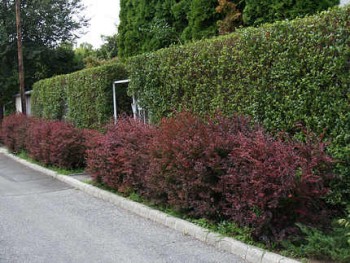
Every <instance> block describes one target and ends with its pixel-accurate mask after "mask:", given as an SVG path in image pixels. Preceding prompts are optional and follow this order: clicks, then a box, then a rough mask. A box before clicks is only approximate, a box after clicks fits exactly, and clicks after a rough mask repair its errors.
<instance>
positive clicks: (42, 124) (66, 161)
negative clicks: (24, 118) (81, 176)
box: [26, 120, 85, 169]
mask: <svg viewBox="0 0 350 263" xmlns="http://www.w3.org/2000/svg"><path fill="white" fill-rule="evenodd" d="M26 145H27V150H28V153H29V155H30V156H31V157H32V158H34V159H35V160H38V161H40V162H42V163H44V164H46V165H54V166H58V167H62V168H68V169H71V168H78V167H84V164H85V140H84V136H83V133H82V131H81V130H79V129H77V128H74V127H73V125H71V124H68V123H65V122H61V121H47V120H32V121H31V123H30V126H29V129H28V137H27V141H26Z"/></svg>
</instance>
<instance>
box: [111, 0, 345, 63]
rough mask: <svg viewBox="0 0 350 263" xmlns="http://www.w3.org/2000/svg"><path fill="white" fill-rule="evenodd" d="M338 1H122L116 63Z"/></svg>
mask: <svg viewBox="0 0 350 263" xmlns="http://www.w3.org/2000/svg"><path fill="white" fill-rule="evenodd" d="M338 3H339V0H295V1H291V0H148V1H147V0H139V1H134V0H121V10H120V24H119V27H118V38H117V43H118V49H119V50H118V52H119V56H120V57H130V56H133V55H136V54H140V53H144V52H149V51H154V50H157V49H160V48H164V47H168V46H169V45H172V44H178V43H186V42H190V41H193V40H197V39H202V38H208V37H212V36H215V35H218V34H227V33H230V32H233V31H234V30H235V29H236V28H237V27H240V26H249V25H257V24H261V23H264V22H273V21H276V20H283V19H292V18H295V17H297V16H304V15H306V14H313V13H315V12H318V11H321V10H325V9H327V8H329V7H331V6H334V5H336V4H338Z"/></svg>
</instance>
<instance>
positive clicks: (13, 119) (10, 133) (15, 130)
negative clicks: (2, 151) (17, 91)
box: [1, 113, 29, 153]
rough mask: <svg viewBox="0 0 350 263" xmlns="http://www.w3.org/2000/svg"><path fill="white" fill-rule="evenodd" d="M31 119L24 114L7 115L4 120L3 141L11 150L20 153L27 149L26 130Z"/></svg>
mask: <svg viewBox="0 0 350 263" xmlns="http://www.w3.org/2000/svg"><path fill="white" fill-rule="evenodd" d="M28 123H29V119H28V118H27V117H26V116H25V115H23V114H19V113H18V114H13V115H10V116H7V117H5V118H4V119H3V121H2V125H1V127H2V129H1V130H2V141H3V143H4V145H5V146H6V147H7V148H8V149H9V150H10V151H11V152H15V153H19V152H21V151H23V150H25V140H26V137H27V135H26V132H27V129H28Z"/></svg>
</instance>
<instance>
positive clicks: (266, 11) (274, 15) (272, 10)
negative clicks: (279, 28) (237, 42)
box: [243, 0, 339, 25]
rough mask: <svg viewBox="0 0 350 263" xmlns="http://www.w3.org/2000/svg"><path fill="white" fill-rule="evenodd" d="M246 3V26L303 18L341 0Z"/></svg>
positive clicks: (246, 0) (244, 14)
mask: <svg viewBox="0 0 350 263" xmlns="http://www.w3.org/2000/svg"><path fill="white" fill-rule="evenodd" d="M245 2H246V4H245V8H244V11H243V20H244V24H245V25H258V24H262V23H267V22H274V21H276V20H284V19H293V18H296V17H302V16H305V15H308V14H314V13H317V12H320V11H322V10H325V9H327V8H329V7H331V6H334V5H338V4H339V0H295V1H290V0H283V1H281V0H245Z"/></svg>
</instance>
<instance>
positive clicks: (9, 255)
mask: <svg viewBox="0 0 350 263" xmlns="http://www.w3.org/2000/svg"><path fill="white" fill-rule="evenodd" d="M0 262H1V263H5V262H6V263H8V262H9V263H10V262H14V263H21V262H42V263H49V262H50V263H51V262H52V263H60V262H62V263H63V262H64V263H74V262H82V263H88V262H93V263H96V262H101V263H108V262H132V263H137V262H145V263H148V262H149V263H156V262H181V263H186V262H232V263H238V262H244V261H243V260H242V259H240V258H238V257H236V256H234V255H232V254H229V253H225V252H220V251H218V250H216V249H215V248H213V247H210V246H207V245H205V244H203V243H202V242H200V241H197V240H195V239H193V238H191V237H189V236H183V235H182V234H180V233H178V232H176V231H174V230H171V229H168V228H166V227H164V226H161V225H158V224H156V223H154V222H151V221H149V220H145V219H143V218H140V217H138V216H136V215H133V214H131V213H129V212H126V211H124V210H122V209H119V208H118V207H116V206H114V205H112V204H110V203H107V202H104V201H102V200H99V199H96V198H94V197H91V196H89V195H87V194H85V193H83V192H81V191H79V190H74V189H72V188H71V187H70V186H68V185H66V184H64V183H62V182H59V181H57V180H55V179H53V178H51V177H48V176H46V175H44V174H40V173H38V172H36V171H33V170H31V169H28V168H26V167H24V166H22V165H20V164H18V163H16V162H15V161H13V160H12V159H9V158H8V157H6V156H4V155H3V154H0Z"/></svg>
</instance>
